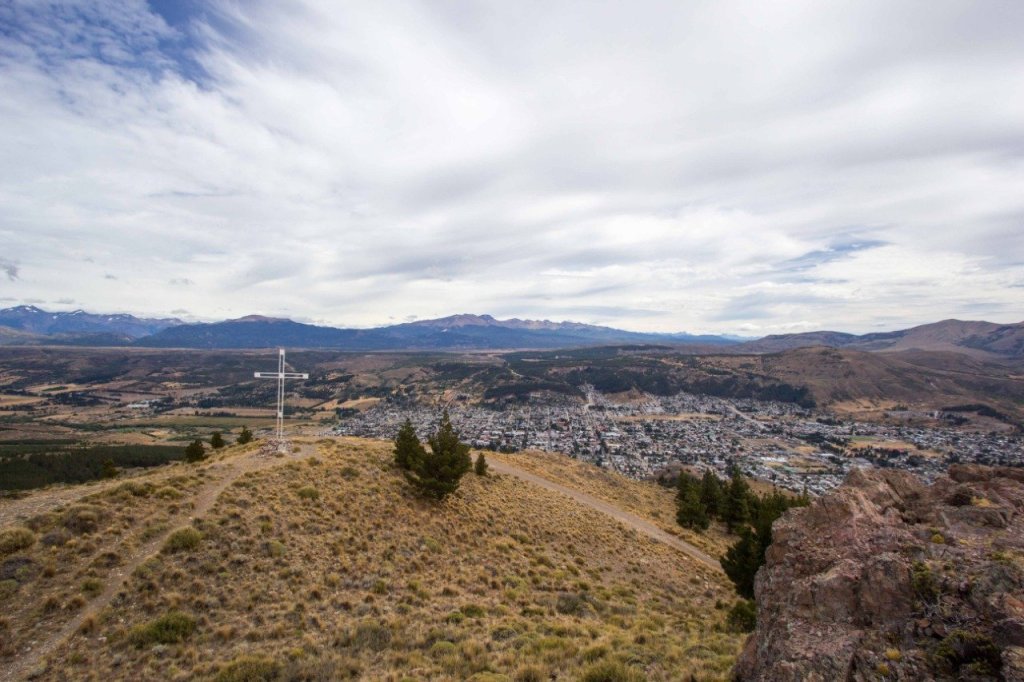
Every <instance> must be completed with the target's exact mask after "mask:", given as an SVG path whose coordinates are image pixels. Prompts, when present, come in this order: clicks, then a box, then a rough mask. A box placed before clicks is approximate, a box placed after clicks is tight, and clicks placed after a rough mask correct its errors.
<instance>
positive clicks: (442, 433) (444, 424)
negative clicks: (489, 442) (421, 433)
mask: <svg viewBox="0 0 1024 682" xmlns="http://www.w3.org/2000/svg"><path fill="white" fill-rule="evenodd" d="M459 438H460V436H459V432H458V431H456V430H455V428H454V427H453V426H452V422H451V419H450V418H449V416H448V410H445V411H444V413H443V414H442V415H441V423H440V425H439V426H438V428H437V431H435V432H434V433H433V434H431V435H430V436H429V437H428V438H427V444H428V445H429V446H430V449H429V450H428V449H427V448H425V447H423V444H422V443H421V442H420V439H419V437H418V436H417V435H416V429H415V428H413V425H412V422H411V421H410V420H408V419H406V420H405V423H404V424H403V425H402V428H400V429H399V430H398V435H397V436H396V437H395V464H397V465H398V467H399V468H401V469H402V471H403V473H404V474H405V478H406V479H407V480H408V481H409V483H411V484H412V486H413V487H414V488H416V489H417V490H418V491H419V492H420V493H421V494H422V495H424V496H426V497H431V498H434V499H436V500H443V499H444V498H445V497H447V496H448V495H450V494H452V493H453V492H455V491H456V490H457V489H458V487H459V481H460V480H461V479H462V477H463V475H465V474H466V472H468V471H469V470H470V468H471V467H472V460H471V459H470V457H469V445H467V444H465V443H463V442H461V440H459Z"/></svg>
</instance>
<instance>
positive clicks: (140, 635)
mask: <svg viewBox="0 0 1024 682" xmlns="http://www.w3.org/2000/svg"><path fill="white" fill-rule="evenodd" d="M195 629H196V621H195V619H194V618H192V617H191V616H189V615H188V614H185V613H182V612H180V611H171V612H170V613H167V614H164V615H163V616H160V617H159V618H157V619H156V620H152V621H150V622H149V623H146V624H145V625H139V626H136V627H134V628H132V630H131V631H130V632H129V633H128V641H129V642H131V643H132V644H134V645H135V646H136V647H138V648H142V647H146V646H150V645H152V644H177V643H178V642H184V641H185V640H186V639H188V638H189V637H190V636H192V633H193V632H195Z"/></svg>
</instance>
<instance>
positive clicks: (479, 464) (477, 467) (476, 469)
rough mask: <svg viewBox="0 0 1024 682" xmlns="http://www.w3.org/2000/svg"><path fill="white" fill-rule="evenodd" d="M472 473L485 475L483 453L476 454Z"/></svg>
mask: <svg viewBox="0 0 1024 682" xmlns="http://www.w3.org/2000/svg"><path fill="white" fill-rule="evenodd" d="M473 473H475V474H476V475H477V476H486V475H487V460H486V459H485V458H484V453H482V452H481V453H480V454H479V455H477V456H476V464H474V465H473Z"/></svg>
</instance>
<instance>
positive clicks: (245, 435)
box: [235, 426, 252, 445]
mask: <svg viewBox="0 0 1024 682" xmlns="http://www.w3.org/2000/svg"><path fill="white" fill-rule="evenodd" d="M235 442H236V443H238V444H239V445H245V444H246V443H251V442H252V431H250V430H249V427H248V426H243V427H242V431H241V433H239V434H238V438H237V439H236V440H235Z"/></svg>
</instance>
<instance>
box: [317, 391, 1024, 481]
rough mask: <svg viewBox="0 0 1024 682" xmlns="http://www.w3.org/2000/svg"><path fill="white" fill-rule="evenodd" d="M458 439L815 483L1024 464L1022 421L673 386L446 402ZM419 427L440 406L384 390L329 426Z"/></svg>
mask: <svg viewBox="0 0 1024 682" xmlns="http://www.w3.org/2000/svg"><path fill="white" fill-rule="evenodd" d="M449 412H450V414H451V417H452V420H453V422H454V423H455V424H456V425H457V427H458V428H459V429H460V430H461V433H462V437H463V439H464V440H465V441H466V442H468V443H470V444H471V445H473V446H474V447H477V448H482V449H491V450H498V451H503V452H514V451H521V450H543V451H548V452H561V453H565V454H566V455H568V456H570V457H573V458H576V459H580V460H585V461H589V462H592V463H594V464H596V465H598V466H601V467H604V468H607V469H610V470H614V471H618V472H620V473H623V474H626V475H628V476H631V477H633V478H658V477H661V476H663V475H664V474H666V473H671V472H672V471H674V470H676V469H678V468H679V467H680V466H691V467H695V468H697V469H711V470H713V471H715V472H716V473H718V474H719V475H720V476H725V475H726V472H727V471H728V469H729V467H731V466H732V465H734V464H735V465H737V466H739V467H740V469H741V470H742V471H743V472H744V473H745V474H747V475H749V476H752V477H754V478H757V479H760V480H764V481H767V482H771V483H773V484H775V485H778V486H780V487H782V488H785V489H788V490H792V491H807V492H808V493H811V494H821V493H824V492H826V491H828V490H830V489H831V488H834V487H836V486H837V485H839V484H840V483H841V482H842V480H843V479H844V478H845V476H846V474H847V473H848V472H849V471H850V469H852V468H854V467H893V468H901V469H906V470H909V471H913V472H915V473H916V474H918V475H920V476H921V477H922V478H924V479H926V480H931V479H933V478H934V477H935V476H936V475H938V474H939V473H941V472H942V471H944V470H945V469H946V468H947V467H948V466H949V465H950V464H952V463H957V462H973V463H979V464H988V465H1010V466H1020V465H1022V464H1024V440H1022V437H1021V434H1020V432H1019V431H1011V430H1010V429H1008V428H1007V429H1005V430H1002V431H971V430H965V429H961V428H957V427H956V426H955V425H949V426H945V425H941V424H945V423H947V422H945V421H943V418H944V417H946V418H948V417H949V415H944V414H941V413H935V414H933V415H930V416H932V417H933V418H935V419H936V421H938V422H939V423H940V425H936V426H928V427H924V426H911V425H905V424H904V425H900V424H883V423H874V422H860V421H848V420H842V419H837V418H836V417H835V416H834V415H831V414H825V413H818V412H815V411H812V410H808V409H804V408H801V407H799V406H796V405H794V404H791V403H780V402H762V401H754V400H727V399H722V398H715V397H710V396H703V395H693V394H687V393H681V394H678V395H675V396H670V397H657V396H646V397H645V398H644V399H642V400H636V401H630V402H626V403H623V402H616V401H612V400H609V399H608V398H606V397H605V396H603V395H602V394H601V393H599V392H596V391H594V390H593V389H588V390H587V400H586V402H585V403H580V402H578V401H575V400H571V399H568V398H560V397H543V398H538V397H533V398H531V400H530V401H529V402H527V403H526V404H523V405H517V406H512V407H507V408H505V409H502V410H494V409H489V408H484V407H477V406H473V405H467V404H463V403H459V402H454V403H452V404H451V405H450V406H449ZM407 418H408V419H410V420H411V421H412V423H413V425H414V426H415V427H416V430H417V433H419V434H420V436H421V437H423V438H425V437H426V435H427V434H428V433H430V432H431V431H432V430H433V429H434V428H435V427H436V422H437V418H438V408H437V407H435V406H426V405H419V404H408V403H398V402H393V401H384V402H381V403H378V404H377V405H375V406H373V407H371V408H369V409H368V410H366V411H364V412H360V413H354V414H349V415H347V416H345V417H343V418H342V419H341V422H340V423H339V424H338V425H337V426H336V427H334V428H333V429H332V433H334V434H336V435H352V436H363V437H371V438H382V439H389V438H392V437H394V434H395V432H396V431H397V430H398V427H399V426H400V425H401V423H402V422H404V421H405V419H407Z"/></svg>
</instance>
